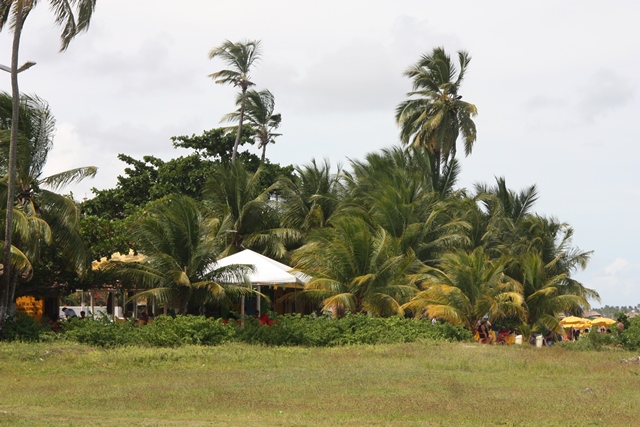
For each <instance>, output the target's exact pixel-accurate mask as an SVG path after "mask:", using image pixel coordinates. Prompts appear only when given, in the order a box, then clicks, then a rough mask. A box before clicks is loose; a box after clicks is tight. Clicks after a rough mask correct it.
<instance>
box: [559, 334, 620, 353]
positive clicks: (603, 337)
mask: <svg viewBox="0 0 640 427" xmlns="http://www.w3.org/2000/svg"><path fill="white" fill-rule="evenodd" d="M618 343H619V340H618V337H617V336H615V335H613V334H603V333H602V332H598V330H597V328H592V329H591V331H590V332H589V333H588V334H580V339H578V341H562V342H559V343H558V345H560V346H562V347H564V348H566V349H567V350H580V351H593V350H596V351H599V350H602V349H604V348H609V347H612V346H614V345H616V344H618Z"/></svg>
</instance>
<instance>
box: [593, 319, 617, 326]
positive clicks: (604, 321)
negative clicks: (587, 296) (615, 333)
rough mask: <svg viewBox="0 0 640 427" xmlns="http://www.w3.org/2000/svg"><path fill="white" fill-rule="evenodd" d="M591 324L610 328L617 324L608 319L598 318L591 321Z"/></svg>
mask: <svg viewBox="0 0 640 427" xmlns="http://www.w3.org/2000/svg"><path fill="white" fill-rule="evenodd" d="M591 323H592V324H593V325H598V326H612V325H615V324H616V323H617V322H616V321H615V320H613V319H609V318H608V317H598V318H596V319H593V320H591Z"/></svg>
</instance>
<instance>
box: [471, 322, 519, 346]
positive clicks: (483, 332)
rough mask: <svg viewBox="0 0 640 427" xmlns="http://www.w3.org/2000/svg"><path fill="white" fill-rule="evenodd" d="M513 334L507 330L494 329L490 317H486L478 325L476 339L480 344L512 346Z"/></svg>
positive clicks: (502, 328)
mask: <svg viewBox="0 0 640 427" xmlns="http://www.w3.org/2000/svg"><path fill="white" fill-rule="evenodd" d="M512 336H513V332H512V331H511V330H510V329H508V328H506V327H501V328H494V327H493V325H492V324H491V322H490V321H489V317H488V316H485V317H483V318H482V320H480V321H478V323H477V324H476V337H477V340H478V342H479V343H480V344H493V343H494V342H495V343H496V344H510V343H511V342H510V339H511V338H512Z"/></svg>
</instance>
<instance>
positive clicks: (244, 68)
mask: <svg viewBox="0 0 640 427" xmlns="http://www.w3.org/2000/svg"><path fill="white" fill-rule="evenodd" d="M215 57H220V58H221V59H222V60H223V61H224V62H225V63H226V64H227V65H229V66H230V67H231V69H228V70H220V71H217V72H215V73H213V74H210V75H209V77H211V78H212V79H214V80H215V82H216V83H218V84H232V85H233V86H235V87H239V88H240V111H239V114H238V132H237V134H236V141H235V143H234V144H233V154H232V155H231V162H232V163H235V161H236V154H237V152H238V145H239V144H240V138H241V137H242V122H243V120H244V112H245V107H246V94H247V89H248V88H249V87H250V86H254V85H255V83H253V82H252V81H251V80H250V79H251V76H250V75H249V72H250V71H251V67H252V65H253V63H254V62H256V61H258V60H259V59H260V41H259V40H247V41H243V42H239V43H233V42H230V41H229V40H226V41H225V42H224V43H222V44H221V45H220V46H218V47H216V48H214V49H211V50H210V51H209V59H213V58H215Z"/></svg>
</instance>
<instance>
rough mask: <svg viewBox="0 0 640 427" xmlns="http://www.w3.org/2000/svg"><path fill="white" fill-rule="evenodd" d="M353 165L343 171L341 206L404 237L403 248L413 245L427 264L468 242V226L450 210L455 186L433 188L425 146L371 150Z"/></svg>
mask: <svg viewBox="0 0 640 427" xmlns="http://www.w3.org/2000/svg"><path fill="white" fill-rule="evenodd" d="M452 164H453V163H452ZM351 166H352V170H353V171H352V172H350V173H346V174H345V175H346V178H345V182H346V188H347V193H348V197H347V198H346V201H345V202H344V205H345V207H343V208H342V209H343V210H345V209H348V210H350V211H351V212H357V211H360V212H363V215H364V217H366V218H368V219H370V221H371V222H372V223H373V224H376V225H379V226H381V227H382V228H384V229H385V230H386V231H387V232H388V233H389V234H391V235H392V236H393V237H395V238H398V239H400V242H401V246H402V248H403V250H407V249H409V248H411V249H412V250H413V251H414V252H415V253H416V255H417V256H418V258H419V259H420V260H422V261H424V262H427V263H432V262H433V261H434V260H435V259H436V258H437V257H438V256H439V255H441V254H442V253H443V252H444V251H445V250H446V249H449V248H451V247H453V246H456V245H459V244H461V243H464V241H465V237H464V236H463V231H464V229H465V228H466V227H467V224H466V223H465V222H464V220H461V219H459V218H453V217H451V216H450V215H449V213H448V211H449V206H448V205H449V202H448V197H450V196H451V194H452V191H453V190H452V188H451V187H449V186H444V187H439V188H438V187H436V186H435V184H436V183H438V182H440V181H437V180H435V179H434V176H433V174H432V173H431V167H430V162H429V154H428V153H426V152H425V150H424V149H423V148H420V147H417V148H412V149H409V150H403V149H401V148H399V147H395V148H393V149H387V150H383V151H382V152H381V153H370V154H368V155H367V156H366V159H365V161H352V162H351ZM456 168H457V165H456ZM454 175H455V174H454ZM452 177H453V175H452ZM452 179H453V178H452ZM440 183H441V182H440ZM450 184H451V185H453V182H450Z"/></svg>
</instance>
